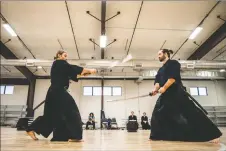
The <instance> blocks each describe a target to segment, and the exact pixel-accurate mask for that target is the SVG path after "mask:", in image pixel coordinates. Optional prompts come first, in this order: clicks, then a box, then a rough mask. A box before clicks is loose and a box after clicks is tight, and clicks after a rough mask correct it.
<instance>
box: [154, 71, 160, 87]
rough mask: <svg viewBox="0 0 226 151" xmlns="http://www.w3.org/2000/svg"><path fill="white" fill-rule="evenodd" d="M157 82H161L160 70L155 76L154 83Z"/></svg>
mask: <svg viewBox="0 0 226 151" xmlns="http://www.w3.org/2000/svg"><path fill="white" fill-rule="evenodd" d="M156 83H160V75H159V71H158V73H157V74H156V76H155V82H154V85H155V84H156Z"/></svg>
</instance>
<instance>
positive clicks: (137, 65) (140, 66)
mask: <svg viewBox="0 0 226 151" xmlns="http://www.w3.org/2000/svg"><path fill="white" fill-rule="evenodd" d="M134 68H135V69H140V68H142V64H141V63H140V64H135V66H134Z"/></svg>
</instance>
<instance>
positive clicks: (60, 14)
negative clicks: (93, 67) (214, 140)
mask: <svg viewBox="0 0 226 151" xmlns="http://www.w3.org/2000/svg"><path fill="white" fill-rule="evenodd" d="M106 3H107V7H106V19H108V18H110V17H111V16H113V15H115V14H116V13H117V12H118V11H120V12H121V14H120V15H118V16H116V17H115V18H113V19H111V20H109V21H108V22H106V35H107V37H108V43H110V42H111V41H113V40H114V39H117V41H116V42H115V43H113V44H112V45H110V46H109V47H107V49H106V50H105V58H108V59H110V58H111V57H114V58H115V59H121V58H123V56H125V55H126V53H127V51H128V47H129V44H130V41H131V37H132V34H133V28H134V27H135V23H136V20H137V16H138V12H139V9H140V6H141V2H140V1H134V2H132V1H119V2H118V1H107V2H106ZM67 4H68V8H69V13H70V16H71V20H72V26H73V29H74V32H75V39H76V43H77V46H78V51H79V55H80V59H90V58H91V57H95V58H96V59H100V48H98V47H97V46H96V47H95V48H96V49H95V50H94V46H93V43H91V42H90V41H89V38H92V39H95V42H96V43H98V44H99V36H100V32H101V24H100V22H99V21H98V20H96V19H95V18H93V17H91V16H90V15H88V14H87V13H86V11H90V13H91V14H93V15H94V16H96V17H97V18H101V2H100V1H84V2H82V1H80V2H79V1H68V2H67ZM215 4H216V1H170V2H167V1H144V3H143V7H142V10H141V12H140V17H139V20H138V23H137V28H136V30H135V34H134V37H133V40H132V42H131V46H130V50H129V53H131V54H132V55H133V57H134V58H137V59H152V60H153V59H157V51H158V50H159V49H160V47H161V46H162V45H163V43H164V41H166V42H165V45H164V48H170V49H173V50H174V51H176V50H177V49H178V48H179V47H180V46H181V44H182V43H183V42H184V41H185V40H186V39H187V38H188V37H189V35H190V34H191V32H192V31H193V30H194V29H195V28H196V27H197V25H198V24H199V23H200V21H201V20H202V19H203V18H204V17H205V15H206V14H207V13H208V12H209V11H210V9H211V8H212V7H213V6H214V5H215ZM1 13H2V15H3V16H4V17H5V18H6V19H7V21H8V22H9V23H10V25H11V26H12V27H13V28H14V30H15V31H16V33H17V34H18V35H19V36H20V37H21V39H22V40H23V41H24V43H25V44H26V45H27V47H28V48H29V49H30V50H31V52H32V53H33V54H34V56H35V57H36V58H38V59H53V57H54V55H55V53H56V51H57V50H59V49H60V48H61V47H60V44H59V43H58V39H59V40H60V42H61V44H62V45H63V48H64V49H65V50H66V51H67V52H68V53H69V59H78V53H77V50H76V46H75V42H74V39H73V34H72V31H71V26H70V21H69V17H68V13H67V8H66V4H65V2H64V1H52V2H50V1H39V2H38V1H32V2H31V1H30V2H29V1H14V2H13V1H2V4H1ZM217 15H221V17H222V18H224V19H226V2H224V1H222V2H221V3H220V4H219V5H218V6H217V7H216V8H215V9H214V11H213V12H212V13H211V14H210V15H209V17H208V18H207V19H206V20H205V22H204V23H203V25H202V27H203V31H202V32H201V33H200V34H199V35H198V36H197V37H196V39H195V40H188V42H187V43H185V45H184V46H183V47H182V48H181V49H180V50H179V51H178V53H177V54H176V55H175V57H174V59H179V58H180V59H187V58H188V57H189V56H190V55H191V54H192V53H193V52H194V51H195V50H196V49H197V48H198V47H197V46H196V45H195V44H194V43H193V41H196V42H197V43H198V44H202V43H203V42H204V41H205V40H206V39H207V38H208V37H209V36H210V35H211V34H212V33H213V32H215V31H216V30H217V29H218V28H219V27H220V26H221V25H222V24H223V23H224V22H223V21H222V20H220V19H217V17H216V16H217ZM2 23H3V22H2ZM1 31H2V32H1V37H2V41H3V42H5V41H7V40H8V39H12V41H11V42H8V43H7V44H6V46H7V47H8V48H9V49H10V50H12V52H13V53H14V54H15V55H16V56H17V57H18V58H21V59H23V58H24V57H27V58H30V59H33V57H32V55H31V54H30V52H29V51H28V50H27V49H26V48H25V47H24V46H23V45H22V44H21V42H20V41H19V40H18V38H17V37H11V36H10V35H9V34H8V33H7V32H6V31H5V29H4V28H3V27H1ZM225 45H226V40H224V41H222V42H221V43H220V44H219V45H218V46H216V47H215V48H214V49H213V50H212V51H211V52H209V53H208V54H207V55H206V56H205V57H204V58H203V60H212V59H213V58H214V57H215V56H217V54H219V53H220V52H222V51H224V50H225V49H226V48H223V49H222V50H221V51H220V52H218V50H219V49H221V48H222V47H223V46H225ZM225 55H226V53H225V52H224V53H222V54H221V55H220V56H219V57H217V58H216V59H215V60H226V58H225ZM29 69H30V70H31V71H32V72H34V71H35V70H36V69H35V68H29ZM4 70H5V69H1V75H3V74H2V73H3V71H4ZM15 70H16V69H15ZM45 70H46V71H47V73H46V72H44V70H42V69H40V70H38V71H36V72H35V74H36V75H49V70H50V69H49V68H45ZM120 71H121V69H120ZM5 72H6V71H4V73H5ZM124 72H125V71H124ZM11 74H12V73H11Z"/></svg>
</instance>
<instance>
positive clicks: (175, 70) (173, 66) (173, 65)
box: [167, 60, 181, 79]
mask: <svg viewBox="0 0 226 151" xmlns="http://www.w3.org/2000/svg"><path fill="white" fill-rule="evenodd" d="M180 67H181V65H180V63H179V62H178V61H176V60H171V62H170V63H169V65H168V70H167V77H168V79H177V78H178V77H180Z"/></svg>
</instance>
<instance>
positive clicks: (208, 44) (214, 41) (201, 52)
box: [188, 22, 226, 60]
mask: <svg viewBox="0 0 226 151" xmlns="http://www.w3.org/2000/svg"><path fill="white" fill-rule="evenodd" d="M225 38H226V22H225V23H224V24H223V25H222V26H221V27H220V28H218V29H217V30H216V31H215V32H214V33H213V34H212V35H211V36H210V37H209V38H208V39H207V40H206V41H205V42H204V43H203V44H202V45H201V46H200V47H199V48H198V49H197V50H196V51H195V52H194V53H193V54H192V55H191V56H190V57H189V58H188V60H200V59H201V58H202V57H204V56H205V55H206V54H207V53H208V52H210V50H212V49H213V48H214V47H215V46H216V45H218V44H219V43H220V42H221V41H222V40H224V39H225Z"/></svg>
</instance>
